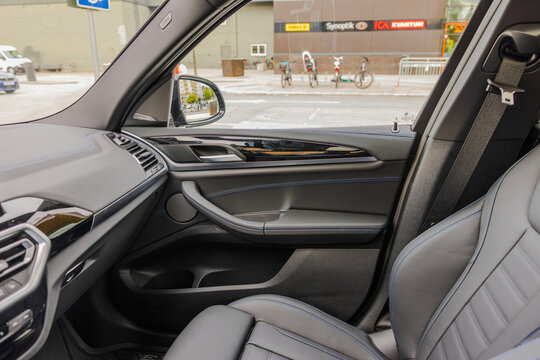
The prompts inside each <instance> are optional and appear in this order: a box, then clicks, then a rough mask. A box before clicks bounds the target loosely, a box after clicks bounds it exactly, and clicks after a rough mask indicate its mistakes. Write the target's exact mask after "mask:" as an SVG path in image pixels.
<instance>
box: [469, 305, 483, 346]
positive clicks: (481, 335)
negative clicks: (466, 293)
mask: <svg viewBox="0 0 540 360" xmlns="http://www.w3.org/2000/svg"><path fill="white" fill-rule="evenodd" d="M465 308H466V309H469V312H470V317H471V319H472V321H473V322H474V323H475V325H476V327H477V328H478V329H479V330H480V331H479V333H480V337H481V338H482V341H483V342H484V345H485V346H486V347H488V346H489V339H488V338H487V336H486V333H485V331H484V329H483V328H482V325H481V324H480V321H479V320H478V318H477V317H476V314H475V313H474V309H473V304H472V302H469V303H468V304H467V306H465Z"/></svg>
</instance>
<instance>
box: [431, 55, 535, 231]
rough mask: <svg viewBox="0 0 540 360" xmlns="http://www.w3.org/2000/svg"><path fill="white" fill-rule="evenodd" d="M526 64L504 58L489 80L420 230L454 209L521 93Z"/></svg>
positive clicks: (525, 62)
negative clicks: (496, 130) (470, 123)
mask: <svg viewBox="0 0 540 360" xmlns="http://www.w3.org/2000/svg"><path fill="white" fill-rule="evenodd" d="M526 65H527V61H519V60H516V59H513V58H510V57H503V59H502V62H501V66H500V67H499V71H498V72H497V75H496V76H495V80H494V81H492V80H491V79H488V85H487V89H486V91H488V94H487V96H486V98H485V99H484V103H483V104H482V107H481V108H480V111H479V112H478V114H477V115H476V119H475V120H474V123H473V125H472V127H471V129H470V130H469V133H468V134H467V137H466V138H465V141H464V142H463V145H462V146H461V149H460V151H459V153H458V155H457V157H456V159H455V160H454V163H453V164H452V168H451V169H450V172H449V173H448V176H447V177H446V179H445V181H444V183H443V185H442V187H441V189H440V191H439V193H438V194H437V197H436V198H435V201H434V202H433V204H432V206H431V209H430V211H429V213H428V216H427V217H426V220H425V222H424V226H423V228H422V230H425V229H427V228H429V227H431V226H432V225H434V224H435V223H437V222H439V221H441V220H442V219H444V218H445V217H447V216H448V215H450V214H451V213H452V212H453V211H454V210H455V208H456V205H457V204H458V201H459V199H460V198H461V195H462V194H463V192H464V191H465V188H466V186H467V184H468V183H469V180H470V179H471V177H472V175H473V173H474V170H475V169H476V167H477V166H478V163H479V162H480V159H481V158H482V155H483V154H484V151H485V150H486V147H487V145H488V144H489V141H490V140H491V137H492V136H493V133H494V132H495V129H496V128H497V125H498V124H499V122H500V120H501V119H502V117H503V114H504V111H505V110H506V108H507V107H508V106H513V105H514V101H515V99H514V97H515V94H516V93H521V92H524V91H523V90H521V89H519V88H518V87H517V86H518V83H519V81H520V80H521V77H522V75H523V71H524V70H525V66H526ZM495 91H496V92H495Z"/></svg>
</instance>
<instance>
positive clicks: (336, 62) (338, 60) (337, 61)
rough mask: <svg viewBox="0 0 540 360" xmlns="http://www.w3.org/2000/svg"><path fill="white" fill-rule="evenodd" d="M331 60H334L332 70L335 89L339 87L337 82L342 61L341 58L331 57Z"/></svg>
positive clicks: (339, 78)
mask: <svg viewBox="0 0 540 360" xmlns="http://www.w3.org/2000/svg"><path fill="white" fill-rule="evenodd" d="M332 58H333V59H334V69H335V72H334V81H335V83H336V88H337V87H338V85H339V82H340V81H341V60H343V56H340V57H335V56H332Z"/></svg>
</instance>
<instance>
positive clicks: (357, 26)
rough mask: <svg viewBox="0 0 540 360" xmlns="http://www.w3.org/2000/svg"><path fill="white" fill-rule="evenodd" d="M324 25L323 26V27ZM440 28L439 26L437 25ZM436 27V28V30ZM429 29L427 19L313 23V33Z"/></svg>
mask: <svg viewBox="0 0 540 360" xmlns="http://www.w3.org/2000/svg"><path fill="white" fill-rule="evenodd" d="M321 25H322V26H321ZM435 25H437V26H436V27H438V25H439V24H435ZM436 27H434V28H436ZM426 28H427V21H426V20H425V19H417V20H361V21H359V20H350V21H323V22H322V23H315V22H313V23H311V29H312V30H311V31H317V29H320V30H319V31H323V32H346V31H380V30H421V29H426Z"/></svg>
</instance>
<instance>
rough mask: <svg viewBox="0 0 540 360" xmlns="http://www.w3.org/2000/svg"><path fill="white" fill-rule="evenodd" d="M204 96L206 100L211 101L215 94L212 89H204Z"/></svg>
mask: <svg viewBox="0 0 540 360" xmlns="http://www.w3.org/2000/svg"><path fill="white" fill-rule="evenodd" d="M203 96H204V98H205V99H206V100H210V99H212V98H213V97H214V92H213V91H212V89H210V88H208V87H207V88H204V92H203Z"/></svg>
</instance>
